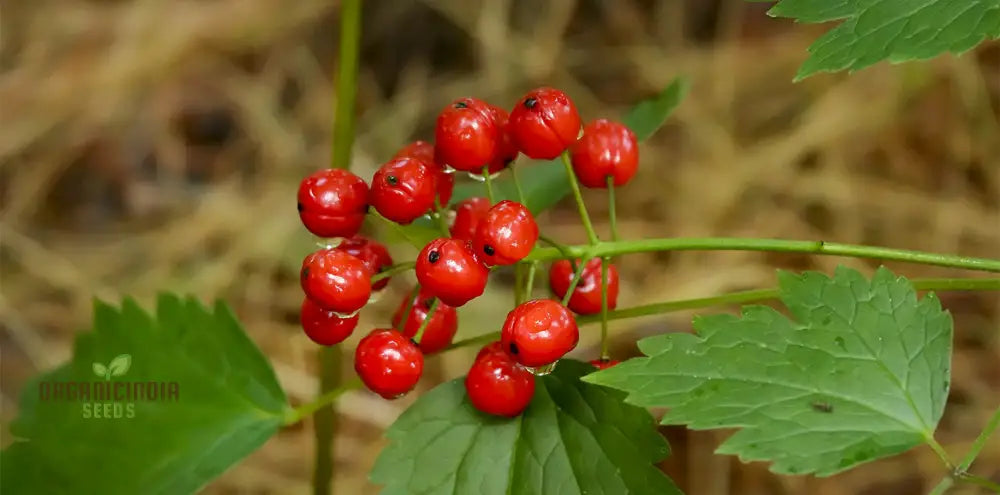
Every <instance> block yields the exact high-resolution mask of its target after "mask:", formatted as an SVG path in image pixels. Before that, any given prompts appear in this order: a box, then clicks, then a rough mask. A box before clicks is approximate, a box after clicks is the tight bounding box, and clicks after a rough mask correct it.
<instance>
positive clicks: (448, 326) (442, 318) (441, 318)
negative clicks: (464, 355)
mask: <svg viewBox="0 0 1000 495" xmlns="http://www.w3.org/2000/svg"><path fill="white" fill-rule="evenodd" d="M411 302H412V304H413V308H412V309H410V304H411ZM433 303H434V296H432V295H430V294H429V293H427V291H426V290H421V291H420V293H419V294H418V295H417V297H415V298H413V301H409V300H407V299H403V302H402V303H401V304H400V305H399V308H397V309H396V313H395V314H394V315H393V316H392V326H393V327H396V328H400V323H402V321H403V315H405V314H407V310H409V315H408V316H407V317H406V324H405V325H403V327H402V332H403V336H405V337H410V338H412V337H413V336H414V335H416V334H417V330H419V329H420V325H422V324H423V322H424V320H426V319H427V314H428V313H429V312H430V309H431V306H432V305H433ZM456 331H458V312H456V311H455V308H453V307H451V306H448V305H447V304H445V303H442V302H438V305H437V308H435V309H434V316H432V317H431V321H429V322H428V323H427V327H426V328H424V333H423V334H422V335H421V336H420V342H419V343H418V345H419V346H420V350H421V351H423V353H424V354H433V353H435V352H437V351H440V350H441V349H444V348H445V347H448V345H449V344H451V339H452V338H453V337H455V332H456Z"/></svg>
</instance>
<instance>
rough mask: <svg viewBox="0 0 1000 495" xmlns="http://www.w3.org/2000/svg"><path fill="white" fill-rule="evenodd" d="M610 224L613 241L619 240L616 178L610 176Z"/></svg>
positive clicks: (608, 179)
mask: <svg viewBox="0 0 1000 495" xmlns="http://www.w3.org/2000/svg"><path fill="white" fill-rule="evenodd" d="M607 181H608V224H609V225H610V226H611V240H612V241H617V240H618V212H617V207H616V205H615V178H614V177H612V176H610V175H609V176H608V178H607Z"/></svg>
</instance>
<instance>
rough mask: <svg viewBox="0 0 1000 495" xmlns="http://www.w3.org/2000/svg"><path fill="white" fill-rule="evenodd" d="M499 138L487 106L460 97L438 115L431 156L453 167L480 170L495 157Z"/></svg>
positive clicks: (473, 99)
mask: <svg viewBox="0 0 1000 495" xmlns="http://www.w3.org/2000/svg"><path fill="white" fill-rule="evenodd" d="M500 138H501V135H500V132H499V129H498V128H497V123H496V118H495V117H494V113H493V111H492V110H491V109H490V105H489V104H487V103H486V102H484V101H482V100H477V99H475V98H460V99H458V100H455V101H454V102H452V103H451V104H450V105H448V106H447V107H446V108H445V109H444V110H442V111H441V114H440V115H438V118H437V125H436V127H435V128H434V148H435V156H436V157H437V159H438V161H439V162H440V163H442V164H447V165H450V166H451V167H452V168H454V169H455V170H463V171H466V172H481V171H482V169H483V167H484V166H486V165H488V164H490V163H491V162H492V161H493V159H494V158H495V157H496V156H497V153H498V150H499V147H500V144H501V140H500Z"/></svg>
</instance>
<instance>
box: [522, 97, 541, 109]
mask: <svg viewBox="0 0 1000 495" xmlns="http://www.w3.org/2000/svg"><path fill="white" fill-rule="evenodd" d="M536 105H538V100H537V99H535V98H528V99H526V100H524V108H527V109H528V110H531V109H532V108H535V106H536Z"/></svg>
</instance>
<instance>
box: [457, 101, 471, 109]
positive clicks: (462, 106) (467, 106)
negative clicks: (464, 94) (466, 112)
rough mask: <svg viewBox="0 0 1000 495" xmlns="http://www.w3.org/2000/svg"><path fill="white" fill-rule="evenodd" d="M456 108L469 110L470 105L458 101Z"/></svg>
mask: <svg viewBox="0 0 1000 495" xmlns="http://www.w3.org/2000/svg"><path fill="white" fill-rule="evenodd" d="M454 106H455V108H469V105H467V104H466V103H465V102H464V101H456V102H455V105H454Z"/></svg>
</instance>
